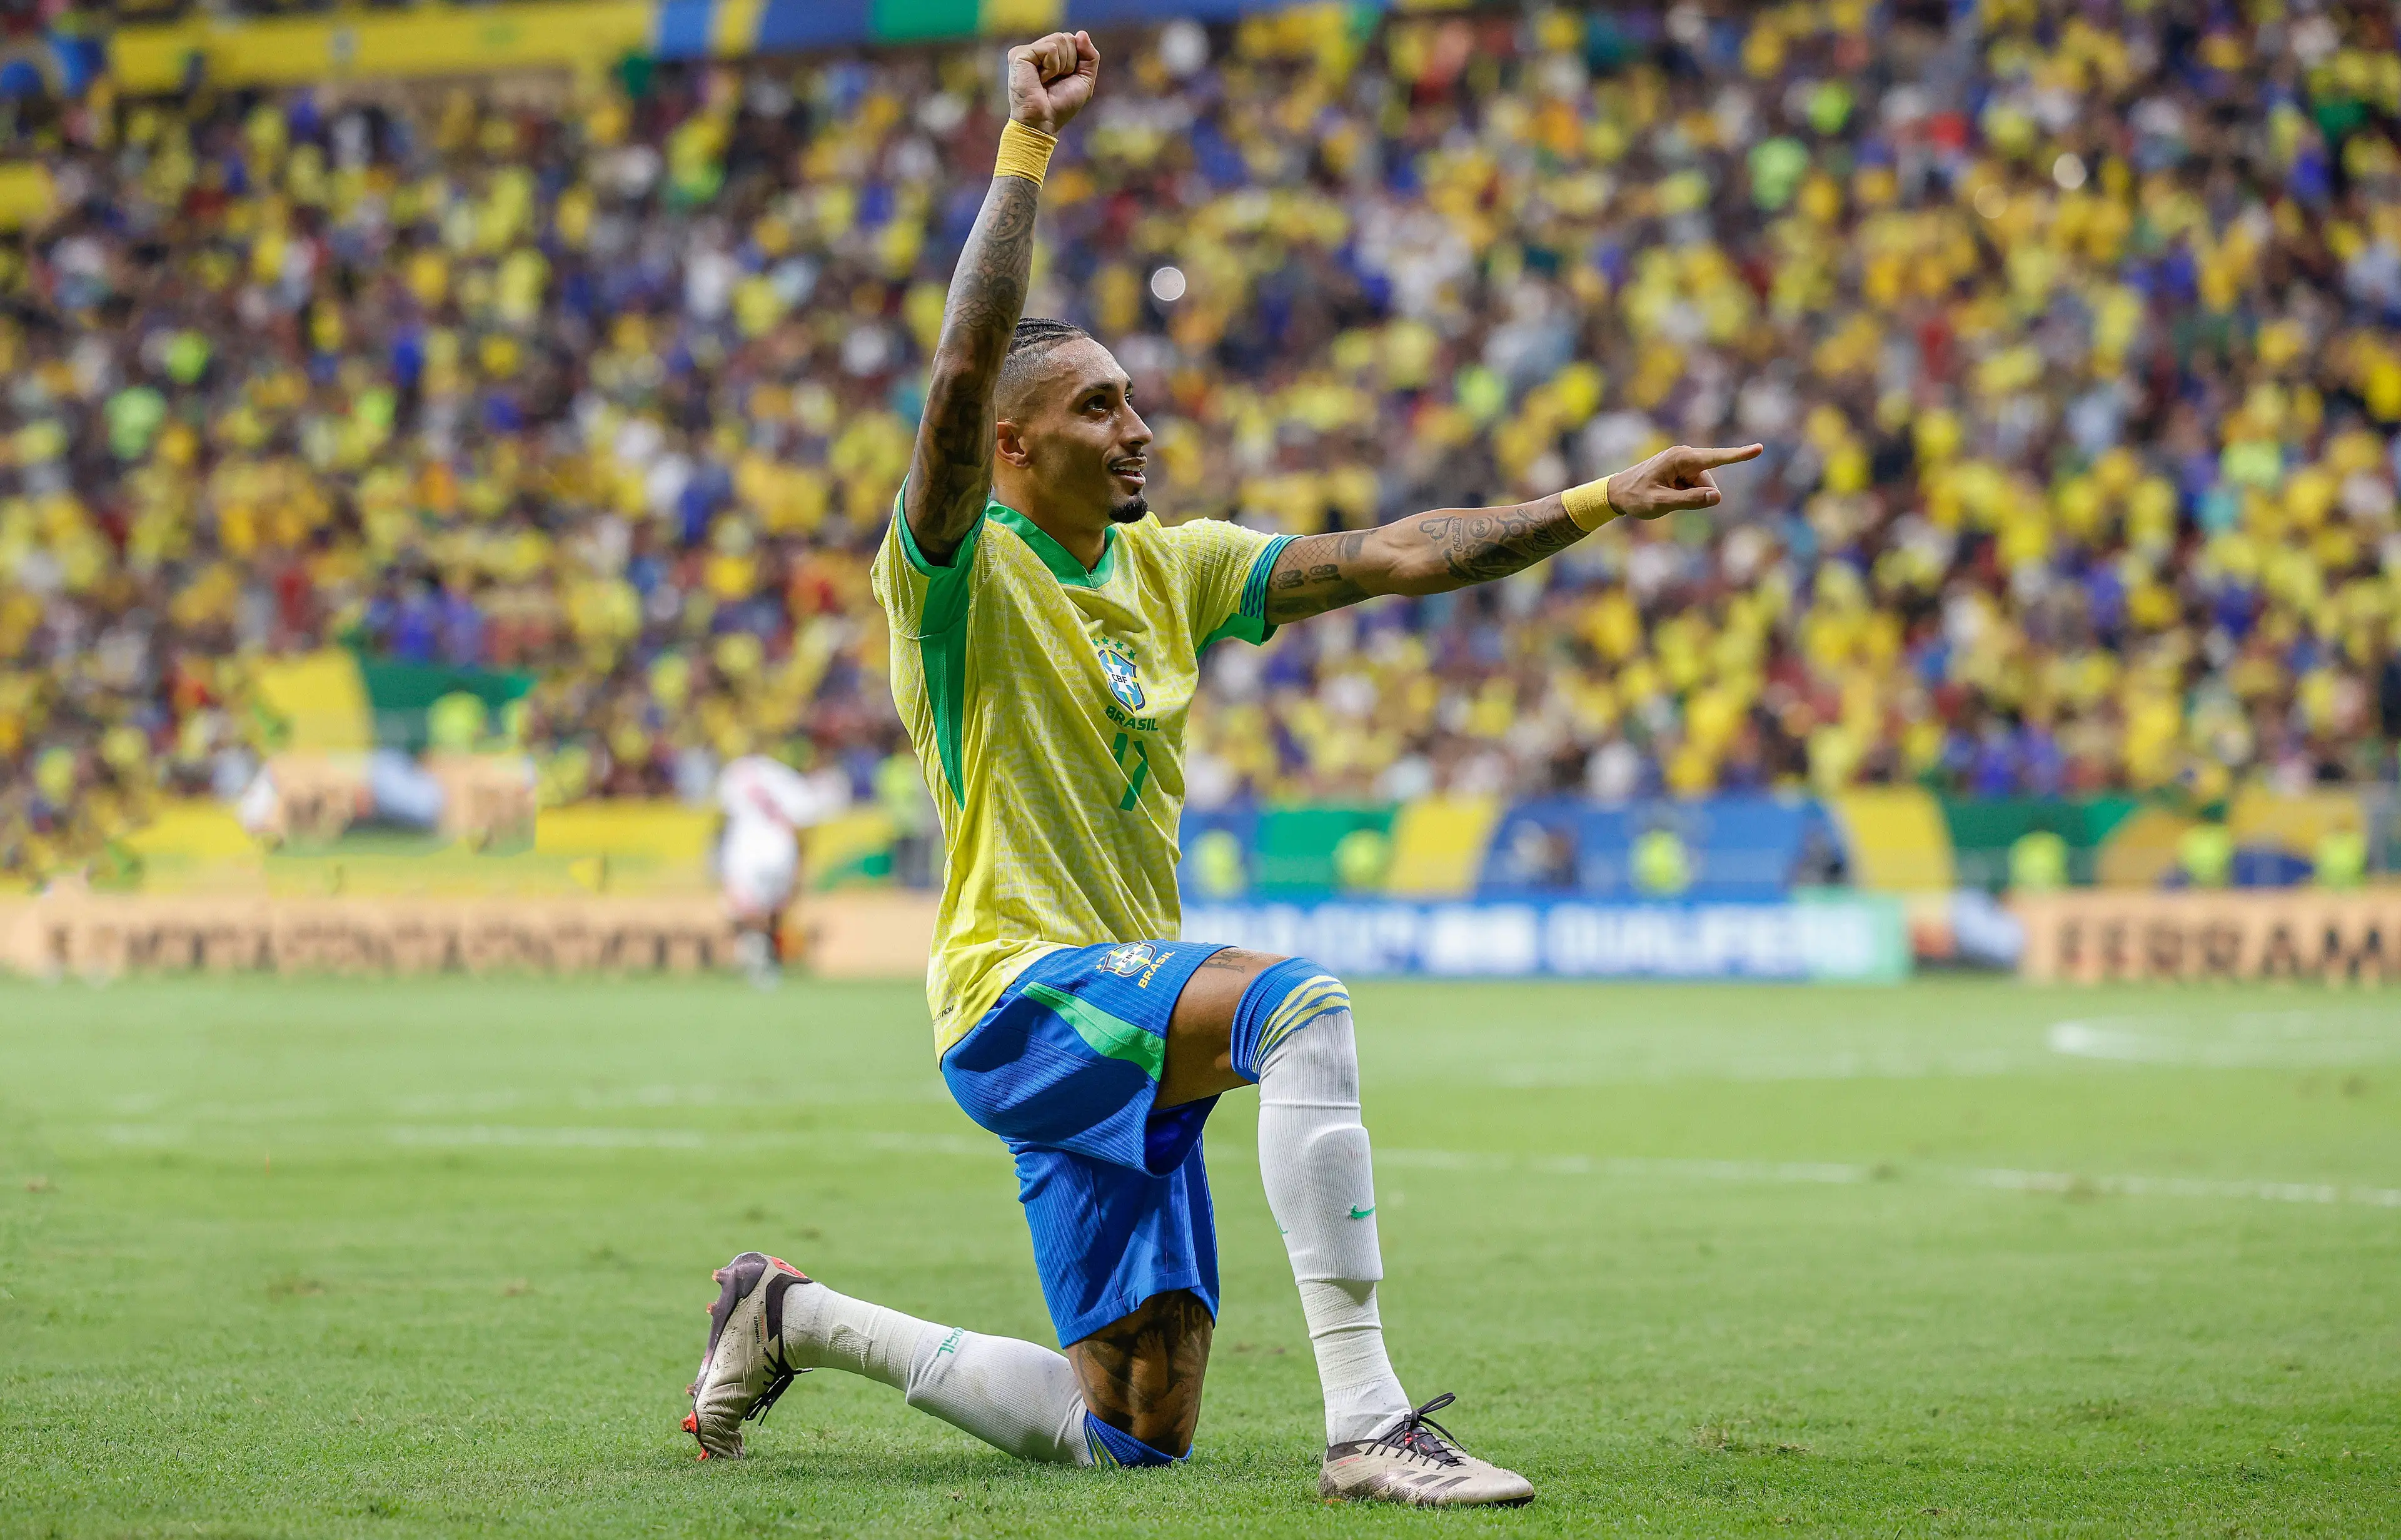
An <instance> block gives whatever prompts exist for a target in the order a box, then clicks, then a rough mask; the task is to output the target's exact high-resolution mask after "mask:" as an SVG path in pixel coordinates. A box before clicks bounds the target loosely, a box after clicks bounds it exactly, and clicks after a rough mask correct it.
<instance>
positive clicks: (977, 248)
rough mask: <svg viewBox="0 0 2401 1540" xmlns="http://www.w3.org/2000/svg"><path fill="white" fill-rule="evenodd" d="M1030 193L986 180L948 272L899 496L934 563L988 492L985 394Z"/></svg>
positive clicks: (1030, 210) (1021, 305) (1003, 332)
mask: <svg viewBox="0 0 2401 1540" xmlns="http://www.w3.org/2000/svg"><path fill="white" fill-rule="evenodd" d="M1038 192H1039V189H1038V188H1037V187H1036V186H1035V184H1033V183H1031V182H1029V181H1027V180H1025V179H1024V178H1023V177H1021V176H995V177H994V178H993V179H992V190H991V191H990V192H988V193H986V194H985V195H984V199H983V212H982V213H979V214H977V215H976V222H975V228H974V229H973V230H972V231H970V232H969V233H968V235H967V246H966V249H965V250H963V251H962V252H960V254H959V265H958V270H957V271H956V272H954V273H953V274H952V275H951V296H950V302H949V304H948V305H946V306H945V307H944V308H943V311H942V335H941V339H940V341H939V342H937V343H936V344H935V346H934V364H933V370H932V377H931V378H930V379H928V381H927V382H926V413H925V416H924V418H922V419H920V420H919V422H918V424H917V447H916V451H915V453H914V454H913V455H912V457H911V459H910V461H909V486H908V491H907V494H906V496H905V497H904V498H903V500H902V512H903V513H904V515H905V516H907V518H908V520H909V532H910V533H911V534H912V535H913V536H915V537H916V541H917V548H918V549H919V550H920V551H923V552H924V553H925V554H926V557H927V558H928V559H930V560H933V561H936V562H947V561H948V560H949V559H950V557H951V553H953V552H954V551H956V550H957V549H958V548H959V543H960V542H961V541H963V540H965V539H966V538H967V530H968V529H971V528H972V527H973V526H974V524H975V520H976V516H977V515H978V514H979V513H981V512H982V510H983V504H984V497H985V495H986V493H987V492H988V491H989V490H990V488H991V487H992V453H993V391H994V387H995V385H996V384H997V383H998V381H999V378H1000V364H1001V360H1002V359H1004V358H1006V357H1007V356H1008V339H1009V335H1010V333H1012V332H1013V331H1015V330H1016V328H1017V318H1018V316H1019V315H1020V313H1022V311H1023V310H1024V309H1025V283H1026V276H1027V273H1028V272H1029V270H1030V269H1031V268H1032V266H1033V261H1034V211H1035V208H1036V199H1037V195H1038Z"/></svg>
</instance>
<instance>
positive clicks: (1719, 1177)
mask: <svg viewBox="0 0 2401 1540" xmlns="http://www.w3.org/2000/svg"><path fill="white" fill-rule="evenodd" d="M96 1132H98V1133H99V1134H101V1136H102V1137H103V1138H104V1139H106V1140H107V1141H108V1142H110V1143H112V1144H130V1145H152V1146H156V1145H160V1144H178V1143H182V1142H185V1138H187V1137H188V1135H189V1134H190V1132H191V1131H190V1129H189V1128H188V1127H178V1126H176V1125H172V1124H156V1123H154V1124H138V1123H137V1124H126V1123H104V1124H101V1125H99V1127H98V1128H97V1130H96ZM383 1132H384V1134H385V1137H387V1138H388V1139H390V1140H391V1142H392V1143H393V1144H397V1145H405V1146H409V1147H413V1148H442V1149H460V1148H511V1149H679V1150H689V1149H702V1148H710V1149H720V1150H732V1149H761V1148H792V1147H795V1146H818V1147H825V1146H833V1147H837V1148H849V1149H871V1150H878V1151H883V1152H885V1153H889V1154H896V1155H947V1156H956V1157H963V1158H967V1159H972V1160H998V1159H1001V1158H1004V1157H1005V1153H1006V1152H1005V1151H1004V1150H1003V1149H1002V1148H1001V1147H1000V1144H999V1141H998V1140H996V1139H992V1138H988V1137H985V1136H983V1135H981V1134H904V1133H880V1132H878V1133H851V1132H844V1131H825V1130H813V1131H807V1132H801V1131H795V1132H792V1133H760V1134H731V1135H712V1134H707V1133H705V1132H703V1131H702V1130H699V1129H693V1128H625V1127H603V1128H543V1127H519V1126H510V1125H501V1124H490V1123H470V1124H456V1125H454V1124H432V1125H428V1124H393V1125H389V1126H387V1127H386V1128H385V1129H384V1131H383ZM283 1136H284V1137H289V1134H288V1133H286V1134H284V1135H283ZM309 1142H314V1141H309ZM1214 1153H1215V1154H1216V1156H1217V1158H1218V1159H1219V1161H1220V1162H1235V1161H1241V1160H1242V1157H1243V1156H1245V1155H1247V1154H1248V1153H1249V1151H1247V1150H1245V1149H1242V1148H1240V1147H1239V1146H1237V1147H1234V1148H1226V1147H1219V1148H1217V1149H1216V1150H1215V1151H1214ZM1375 1158H1376V1161H1377V1163H1378V1164H1379V1165H1382V1166H1385V1167H1386V1168H1388V1169H1392V1168H1397V1169H1400V1170H1414V1171H1489V1172H1516V1173H1523V1174H1526V1175H1529V1176H1602V1177H1613V1178H1617V1179H1620V1180H1657V1179H1660V1178H1666V1179H1668V1180H1672V1181H1701V1182H1735V1183H1750V1184H1766V1185H1771V1186H1777V1185H1792V1184H1798V1185H1805V1186H1837V1187H1841V1186H1856V1185H1861V1184H1865V1183H1869V1182H1875V1181H1883V1180H1903V1179H1907V1178H1911V1177H1921V1178H1930V1179H1932V1180H1934V1181H1938V1182H1942V1183H1946V1184H1949V1185H1952V1186H1955V1187H1972V1188H1984V1189H1993V1190H1996V1191H2003V1192H2055V1193H2072V1192H2081V1193H2092V1194H2095V1195H2100V1196H2107V1197H2113V1198H2218V1199H2235V1200H2240V1201H2247V1202H2255V1203H2318V1204H2329V1203H2342V1204H2356V1205H2361V1206H2365V1207H2368V1208H2392V1209H2401V1188H2389V1187H2355V1186H2347V1185H2343V1184H2339V1183H2334V1182H2254V1181H2228V1180H2223V1179H2218V1178H2213V1177H2204V1176H2085V1175H2082V1174H2079V1173H2077V1172H2072V1171H2021V1170H2015V1169H2012V1168H2010V1167H2003V1166H1948V1165H1910V1166H1897V1165H1896V1166H1874V1165H1859V1164H1856V1163H1852V1162H1839V1161H1695V1160H1668V1159H1658V1158H1652V1157H1645V1156H1599V1155H1504V1154H1499V1153H1495V1152H1491V1151H1481V1150H1461V1149H1406V1148H1386V1149H1379V1150H1377V1151H1376V1155H1375Z"/></svg>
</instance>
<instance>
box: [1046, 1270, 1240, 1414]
mask: <svg viewBox="0 0 2401 1540" xmlns="http://www.w3.org/2000/svg"><path fill="white" fill-rule="evenodd" d="M1214 1331H1215V1323H1214V1321H1212V1320H1211V1319H1210V1316H1209V1309H1208V1307H1207V1306H1206V1305H1203V1304H1202V1303H1201V1300H1200V1299H1199V1297H1198V1296H1196V1295H1194V1294H1192V1293H1190V1292H1188V1291H1187V1290H1185V1289H1177V1290H1175V1291H1174V1292H1173V1293H1170V1294H1155V1295H1153V1296H1151V1297H1150V1298H1149V1299H1146V1300H1144V1301H1143V1303H1142V1306H1141V1308H1139V1309H1137V1310H1136V1311H1135V1312H1134V1313H1132V1314H1131V1315H1129V1316H1126V1317H1125V1318H1124V1319H1123V1320H1120V1321H1115V1322H1112V1323H1111V1324H1109V1325H1107V1326H1104V1327H1102V1328H1101V1329H1100V1330H1098V1331H1096V1332H1094V1333H1092V1335H1091V1336H1090V1337H1087V1338H1085V1339H1084V1340H1083V1341H1080V1342H1077V1343H1076V1344H1075V1345H1074V1346H1072V1347H1070V1348H1069V1349H1068V1350H1067V1358H1068V1361H1069V1362H1070V1363H1072V1364H1074V1365H1075V1366H1076V1378H1077V1380H1078V1381H1079V1382H1082V1384H1083V1387H1084V1405H1085V1406H1086V1407H1087V1408H1089V1409H1091V1412H1092V1414H1093V1415H1094V1416H1096V1417H1098V1418H1099V1419H1100V1420H1101V1421H1102V1422H1104V1423H1108V1424H1109V1425H1110V1426H1111V1427H1113V1428H1117V1429H1118V1430H1119V1431H1121V1432H1125V1433H1131V1434H1132V1435H1133V1436H1134V1437H1137V1438H1139V1439H1141V1440H1142V1441H1143V1442H1144V1443H1146V1444H1148V1445H1149V1446H1150V1447H1151V1448H1153V1449H1155V1450H1159V1451H1161V1452H1163V1453H1167V1454H1177V1455H1180V1454H1184V1453H1187V1452H1188V1451H1190V1450H1191V1448H1192V1430H1193V1429H1194V1428H1195V1427H1197V1426H1198V1425H1199V1424H1200V1422H1201V1376H1202V1375H1203V1374H1204V1373H1205V1372H1206V1371H1207V1369H1208V1368H1209V1341H1210V1338H1211V1336H1212V1335H1213V1334H1214Z"/></svg>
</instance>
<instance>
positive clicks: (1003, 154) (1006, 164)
mask: <svg viewBox="0 0 2401 1540" xmlns="http://www.w3.org/2000/svg"><path fill="white" fill-rule="evenodd" d="M1058 147H1059V141H1057V140H1056V139H1053V138H1051V137H1050V135H1049V134H1047V133H1044V132H1043V131H1041V130H1040V129H1029V128H1027V127H1026V126H1025V125H1024V124H1022V123H1021V122H1019V121H1018V120H1017V119H1016V118H1014V117H1012V118H1010V119H1009V120H1008V123H1007V124H1005V125H1003V127H1002V128H1001V131H1000V155H999V157H998V158H996V159H995V161H994V162H993V167H992V174H993V175H995V176H1022V177H1023V178H1025V180H1027V181H1028V182H1031V183H1033V184H1034V185H1035V186H1037V187H1038V186H1042V173H1043V172H1046V171H1049V170H1050V152H1051V151H1052V150H1055V149H1057V148H1058Z"/></svg>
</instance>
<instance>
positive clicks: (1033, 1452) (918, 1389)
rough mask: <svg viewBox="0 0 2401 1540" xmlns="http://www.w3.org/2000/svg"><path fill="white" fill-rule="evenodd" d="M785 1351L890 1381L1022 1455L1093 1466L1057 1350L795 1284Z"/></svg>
mask: <svg viewBox="0 0 2401 1540" xmlns="http://www.w3.org/2000/svg"><path fill="white" fill-rule="evenodd" d="M784 1356H785V1359H786V1361H787V1362H789V1364H790V1365H791V1366H792V1367H793V1368H840V1369H847V1370H849V1371H850V1372H851V1373H853V1374H862V1375H865V1376H866V1377H867V1378H868V1379H870V1380H874V1381H877V1382H881V1383H884V1384H887V1385H890V1386H891V1387H892V1388H893V1389H895V1390H897V1391H899V1392H900V1393H901V1394H902V1395H903V1396H907V1397H908V1401H909V1404H910V1405H911V1406H912V1407H915V1408H916V1409H918V1410H920V1411H924V1412H930V1413H932V1414H933V1415H934V1416H936V1417H939V1418H940V1419H941V1420H942V1421H943V1422H945V1423H950V1424H951V1426H953V1427H954V1428H958V1429H961V1430H963V1431H965V1432H967V1433H971V1434H974V1435H975V1436H976V1437H979V1438H981V1439H982V1440H983V1441H984V1442H985V1443H987V1444H990V1445H991V1446H992V1447H993V1448H995V1449H996V1450H1000V1451H1004V1452H1006V1453H1009V1454H1014V1455H1016V1456H1017V1457H1018V1458H1019V1459H1021V1460H1040V1461H1046V1462H1048V1463H1050V1464H1061V1465H1089V1464H1091V1463H1092V1451H1091V1446H1090V1444H1089V1443H1088V1442H1087V1441H1086V1439H1085V1437H1084V1392H1083V1387H1082V1386H1081V1385H1080V1384H1078V1383H1077V1380H1076V1370H1075V1368H1074V1366H1072V1365H1070V1364H1069V1363H1068V1362H1067V1360H1066V1357H1065V1356H1064V1355H1063V1354H1057V1353H1053V1352H1051V1351H1050V1349H1049V1348H1046V1347H1041V1346H1037V1345H1036V1344H1035V1343H1033V1342H1022V1341H1018V1340H1017V1339H1015V1338H1013V1337H986V1336H984V1335H982V1334H981V1333H980V1332H973V1331H968V1330H967V1329H966V1328H965V1327H944V1326H937V1325H935V1324H934V1323H933V1322H931V1321H920V1320H918V1319H917V1318H916V1317H915V1316H913V1315H903V1314H901V1313H899V1311H897V1310H886V1309H885V1308H884V1307H883V1306H882V1305H874V1304H870V1303H868V1302H867V1301H866V1300H864V1299H852V1298H850V1297H849V1296H848V1295H846V1294H837V1293H835V1292H834V1291H833V1290H832V1289H830V1288H828V1287H826V1286H824V1285H823V1284H817V1283H809V1284H801V1285H797V1286H794V1287H792V1288H791V1289H790V1290H789V1292H788V1293H787V1294H786V1295H785V1296H784Z"/></svg>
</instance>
